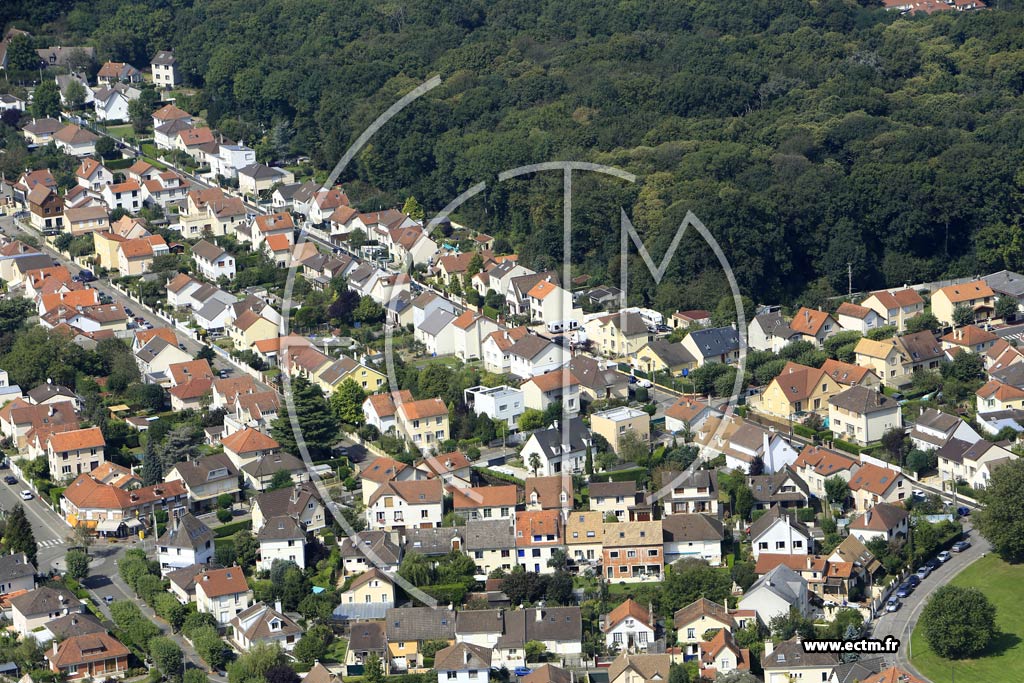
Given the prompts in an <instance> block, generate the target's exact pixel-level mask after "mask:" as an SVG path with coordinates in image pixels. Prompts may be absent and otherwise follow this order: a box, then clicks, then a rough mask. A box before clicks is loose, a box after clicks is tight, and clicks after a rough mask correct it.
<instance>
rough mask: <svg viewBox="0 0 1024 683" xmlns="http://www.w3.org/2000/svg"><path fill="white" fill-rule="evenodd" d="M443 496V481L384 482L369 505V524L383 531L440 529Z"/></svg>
mask: <svg viewBox="0 0 1024 683" xmlns="http://www.w3.org/2000/svg"><path fill="white" fill-rule="evenodd" d="M443 493H444V490H443V485H442V483H441V480H440V479H427V480H422V481H415V480H409V481H387V482H384V483H383V484H381V485H380V486H379V487H378V488H377V490H376V491H374V493H373V495H371V496H370V499H369V501H368V503H367V506H366V520H367V524H368V525H369V527H370V528H371V529H377V530H382V531H392V530H399V531H400V530H403V529H406V528H420V529H430V528H435V527H440V526H441V517H442V516H443V514H444V500H443Z"/></svg>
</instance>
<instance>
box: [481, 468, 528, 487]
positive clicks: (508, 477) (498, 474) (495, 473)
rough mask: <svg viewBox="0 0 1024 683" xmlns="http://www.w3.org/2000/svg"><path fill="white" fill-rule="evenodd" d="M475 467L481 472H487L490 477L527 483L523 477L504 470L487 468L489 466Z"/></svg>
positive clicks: (516, 482) (521, 484)
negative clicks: (506, 472)
mask: <svg viewBox="0 0 1024 683" xmlns="http://www.w3.org/2000/svg"><path fill="white" fill-rule="evenodd" d="M473 469H474V470H477V471H478V472H480V473H481V474H483V473H486V475H487V476H488V477H494V478H495V479H499V480H501V481H506V482H508V483H509V484H518V485H519V486H523V485H524V484H525V483H526V482H524V481H523V480H522V479H518V478H516V477H513V476H512V475H511V474H505V473H504V472H498V471H496V470H492V469H490V468H487V467H474V468H473Z"/></svg>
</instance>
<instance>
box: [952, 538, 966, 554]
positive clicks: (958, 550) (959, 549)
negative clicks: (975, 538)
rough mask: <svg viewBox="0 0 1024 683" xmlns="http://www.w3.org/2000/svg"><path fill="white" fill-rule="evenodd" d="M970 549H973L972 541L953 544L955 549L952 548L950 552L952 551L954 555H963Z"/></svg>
mask: <svg viewBox="0 0 1024 683" xmlns="http://www.w3.org/2000/svg"><path fill="white" fill-rule="evenodd" d="M970 547H971V542H970V541H957V542H956V543H954V544H953V547H952V548H950V550H952V551H953V552H954V553H962V552H963V551H965V550H967V549H968V548H970Z"/></svg>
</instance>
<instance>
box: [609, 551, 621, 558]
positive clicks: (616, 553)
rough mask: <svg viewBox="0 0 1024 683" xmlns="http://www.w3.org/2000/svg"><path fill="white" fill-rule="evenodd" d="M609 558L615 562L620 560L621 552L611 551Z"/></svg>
mask: <svg viewBox="0 0 1024 683" xmlns="http://www.w3.org/2000/svg"><path fill="white" fill-rule="evenodd" d="M608 557H610V558H611V559H613V560H615V559H618V557H619V551H618V550H611V551H609V552H608Z"/></svg>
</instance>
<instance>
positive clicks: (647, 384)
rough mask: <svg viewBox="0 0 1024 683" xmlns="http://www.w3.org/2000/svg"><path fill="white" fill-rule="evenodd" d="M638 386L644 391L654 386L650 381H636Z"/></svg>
mask: <svg viewBox="0 0 1024 683" xmlns="http://www.w3.org/2000/svg"><path fill="white" fill-rule="evenodd" d="M636 385H637V386H638V387H642V388H644V389H650V388H651V386H652V384H651V381H650V380H649V379H638V380H637V381H636Z"/></svg>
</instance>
